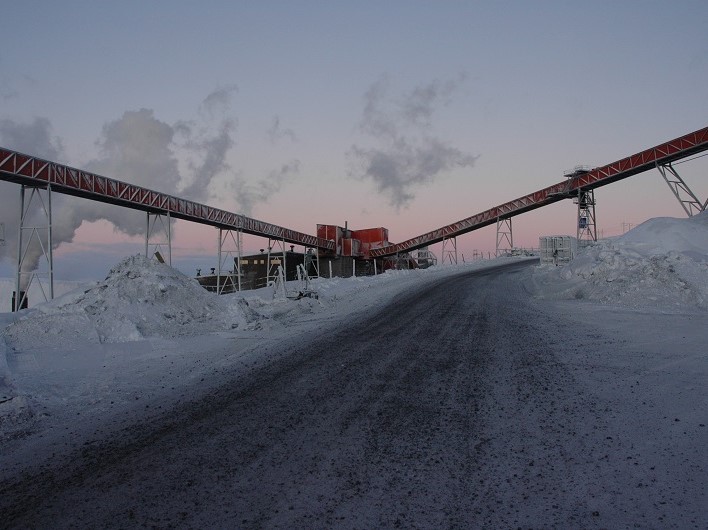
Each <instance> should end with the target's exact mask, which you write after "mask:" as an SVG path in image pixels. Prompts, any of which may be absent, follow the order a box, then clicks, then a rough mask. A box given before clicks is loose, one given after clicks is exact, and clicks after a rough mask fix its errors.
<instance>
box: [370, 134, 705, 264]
mask: <svg viewBox="0 0 708 530" xmlns="http://www.w3.org/2000/svg"><path fill="white" fill-rule="evenodd" d="M706 150H708V127H705V128H703V129H700V130H698V131H695V132H692V133H689V134H686V135H684V136H681V137H680V138H676V139H674V140H671V141H669V142H665V143H663V144H661V145H657V146H656V147H652V148H651V149H646V150H645V151H641V152H640V153H637V154H634V155H631V156H628V157H627V158H623V159H622V160H618V161H617V162H613V163H611V164H607V165H606V166H602V167H597V168H595V169H591V170H590V169H588V170H579V171H576V172H574V173H572V174H571V175H569V178H567V179H566V180H564V181H563V182H559V183H558V184H554V185H553V186H549V187H547V188H544V189H542V190H539V191H536V192H534V193H530V194H528V195H525V196H524V197H520V198H518V199H516V200H513V201H509V202H506V203H504V204H502V205H499V206H495V207H494V208H490V209H489V210H485V211H483V212H481V213H478V214H476V215H473V216H471V217H468V218H466V219H463V220H461V221H457V222H456V223H452V224H449V225H447V226H443V227H442V228H438V229H437V230H433V231H432V232H428V233H426V234H422V235H420V236H417V237H414V238H412V239H409V240H407V241H404V242H402V243H398V244H395V245H389V246H387V247H383V248H379V249H372V250H371V257H372V258H383V257H388V256H395V255H399V254H404V253H407V252H411V251H413V250H417V249H421V248H424V247H427V246H429V245H432V244H434V243H439V242H441V241H442V242H443V245H444V244H445V242H446V241H448V240H453V239H454V238H455V237H457V236H459V235H462V234H466V233H468V232H472V231H474V230H478V229H480V228H483V227H485V226H488V225H491V224H494V223H497V227H498V228H499V226H500V224H501V223H503V222H506V221H509V220H510V219H511V218H512V217H514V216H516V215H519V214H522V213H525V212H528V211H531V210H535V209H536V208H541V207H542V206H547V205H549V204H553V203H555V202H558V201H560V200H563V199H569V198H570V199H574V200H576V201H578V203H579V205H580V206H585V205H588V204H590V203H591V204H592V205H593V206H594V199H592V198H590V197H588V194H589V193H591V192H592V190H594V189H595V188H599V187H601V186H605V185H607V184H611V183H613V182H616V181H618V180H621V179H625V178H627V177H631V176H633V175H636V174H638V173H642V172H644V171H648V170H650V169H653V168H658V169H659V170H660V171H661V173H662V175H663V176H664V179H665V180H666V181H667V183H668V184H669V186H670V187H671V189H672V191H673V192H674V194H675V195H676V197H677V198H678V199H679V201H681V203H682V206H683V207H684V209H685V210H686V212H687V213H688V214H689V215H691V214H692V212H690V211H689V208H695V209H696V210H705V209H706V207H707V204H706V203H701V202H700V201H699V200H698V199H697V198H696V197H695V195H693V193H692V192H691V191H690V190H689V189H688V187H687V186H686V185H685V183H684V182H683V181H682V179H681V178H680V177H679V175H678V173H676V171H675V170H674V169H673V168H672V166H671V164H672V162H675V161H677V160H680V159H683V158H687V157H690V156H693V155H695V154H697V153H700V152H702V151H706ZM667 172H668V173H670V174H671V177H669V176H668V175H667ZM680 193H681V194H687V196H688V197H687V198H686V199H684V198H683V197H681V196H680ZM593 210H594V208H593ZM591 216H592V217H594V213H593V212H591ZM593 222H594V219H593ZM497 238H499V230H498V234H497ZM595 239H596V234H595ZM498 243H499V240H498V239H497V246H498ZM444 252H445V251H444V250H443V253H444Z"/></svg>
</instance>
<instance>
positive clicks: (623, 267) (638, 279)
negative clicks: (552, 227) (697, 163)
mask: <svg viewBox="0 0 708 530" xmlns="http://www.w3.org/2000/svg"><path fill="white" fill-rule="evenodd" d="M533 287H534V289H535V290H536V293H537V295H538V296H540V297H543V298H554V299H564V298H565V299H569V298H575V299H587V300H592V301H596V302H601V303H610V304H619V305H625V306H630V307H651V306H654V307H661V308H663V309H670V308H671V307H672V306H673V307H675V308H676V307H681V308H685V307H686V306H694V307H698V308H702V309H708V212H704V213H702V214H700V215H696V216H694V217H690V218H686V219H673V218H656V219H650V220H649V221H646V222H645V223H643V224H641V225H639V226H638V227H636V228H635V229H633V230H631V231H630V232H627V233H626V234H624V235H623V236H619V237H616V238H611V239H606V240H602V241H599V242H597V243H596V244H593V245H591V246H589V247H587V248H585V249H583V250H581V251H580V252H579V253H578V256H576V258H575V259H574V260H573V261H572V262H570V263H568V264H567V265H565V266H562V267H553V266H550V267H548V266H542V267H538V268H537V269H536V270H535V271H534V277H533Z"/></svg>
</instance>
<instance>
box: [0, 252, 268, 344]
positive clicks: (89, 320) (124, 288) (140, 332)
mask: <svg viewBox="0 0 708 530" xmlns="http://www.w3.org/2000/svg"><path fill="white" fill-rule="evenodd" d="M254 318H255V315H254V313H253V312H252V311H251V310H250V309H249V307H248V304H247V303H246V302H245V301H241V302H240V303H238V302H237V303H232V304H225V303H224V301H223V300H221V299H220V298H219V297H218V296H216V295H215V294H212V293H209V292H207V291H206V290H204V289H203V288H202V287H201V286H199V284H198V283H197V282H196V281H195V280H193V279H191V278H188V277H187V276H185V275H184V274H182V273H181V272H179V271H177V270H175V269H173V268H171V267H169V266H167V265H164V264H161V263H158V262H157V261H155V260H150V259H147V258H145V257H144V256H132V257H129V258H127V259H125V260H123V261H122V262H121V263H120V264H118V265H117V266H116V267H115V268H113V269H112V270H111V271H110V273H109V274H108V277H107V278H106V279H105V280H103V281H102V282H98V283H97V284H96V285H95V286H93V287H91V288H90V289H88V290H85V291H73V292H70V293H67V294H66V295H64V296H62V297H60V298H57V299H55V300H53V301H51V302H48V303H45V304H40V305H38V306H36V308H33V309H30V310H29V311H27V313H26V314H23V315H22V316H21V317H20V318H19V319H18V320H17V321H15V322H14V323H13V324H11V325H10V326H8V328H7V329H6V331H5V333H4V336H5V340H6V343H7V344H8V346H10V347H12V348H13V349H15V348H18V347H19V348H21V349H24V350H26V349H28V348H32V347H46V346H48V345H51V346H53V347H56V348H65V347H68V346H71V345H72V344H76V343H77V342H85V341H88V342H98V343H104V342H125V341H135V340H140V339H143V338H149V337H179V336H183V335H194V334H197V333H204V332H208V331H213V330H218V329H230V328H237V327H241V326H244V325H246V324H248V323H249V321H250V320H253V319H254Z"/></svg>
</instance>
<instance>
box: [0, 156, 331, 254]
mask: <svg viewBox="0 0 708 530" xmlns="http://www.w3.org/2000/svg"><path fill="white" fill-rule="evenodd" d="M0 180H6V181H9V182H16V183H18V184H24V185H26V186H35V187H46V186H47V185H49V184H50V185H51V189H52V191H54V192H59V193H65V194H68V195H75V196H78V197H83V198H86V199H91V200H94V201H100V202H107V203H110V204H117V205H119V206H125V207H128V208H133V209H136V210H142V211H146V212H150V213H154V214H164V215H167V214H169V215H170V217H175V218H178V219H185V220H187V221H192V222H195V223H201V224H207V225H211V226H215V227H217V228H221V229H225V230H240V231H242V232H244V233H246V234H252V235H257V236H265V237H268V238H271V239H277V240H281V241H286V242H288V243H295V244H298V245H303V246H305V247H311V248H318V249H323V250H332V249H333V248H334V242H332V241H327V240H325V239H321V238H318V237H315V236H311V235H308V234H303V233H301V232H296V231H295V230H290V229H288V228H283V227H282V226H277V225H274V224H271V223H266V222H265V221H259V220H257V219H252V218H250V217H246V216H245V215H241V214H236V213H232V212H227V211H225V210H220V209H218V208H212V207H211V206H207V205H205V204H200V203H197V202H193V201H188V200H186V199H180V198H179V197H173V196H171V195H167V194H165V193H160V192H157V191H153V190H150V189H147V188H143V187H141V186H136V185H134V184H128V183H126V182H121V181H119V180H115V179H111V178H108V177H103V176H101V175H96V174H94V173H89V172H88V171H82V170H80V169H75V168H72V167H69V166H65V165H62V164H57V163H55V162H49V161H47V160H42V159H40V158H36V157H33V156H29V155H24V154H22V153H17V152H15V151H10V150H9V149H4V148H1V147H0Z"/></svg>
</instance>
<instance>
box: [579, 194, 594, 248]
mask: <svg viewBox="0 0 708 530" xmlns="http://www.w3.org/2000/svg"><path fill="white" fill-rule="evenodd" d="M576 202H577V204H578V232H577V239H578V245H581V246H582V245H586V244H588V243H592V242H594V241H597V223H596V221H595V190H582V189H578V197H577V199H576Z"/></svg>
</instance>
